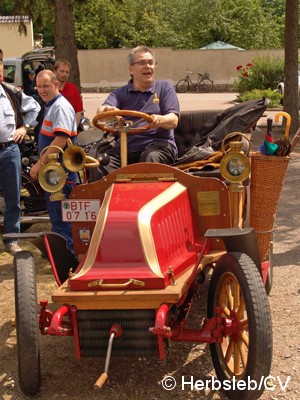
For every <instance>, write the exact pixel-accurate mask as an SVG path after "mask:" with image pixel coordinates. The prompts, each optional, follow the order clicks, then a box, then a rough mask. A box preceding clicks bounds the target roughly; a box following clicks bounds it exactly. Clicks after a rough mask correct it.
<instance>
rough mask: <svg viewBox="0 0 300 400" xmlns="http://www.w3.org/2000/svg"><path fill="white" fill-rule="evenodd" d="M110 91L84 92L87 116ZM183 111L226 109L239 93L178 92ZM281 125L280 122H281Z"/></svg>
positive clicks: (263, 121) (269, 113)
mask: <svg viewBox="0 0 300 400" xmlns="http://www.w3.org/2000/svg"><path fill="white" fill-rule="evenodd" d="M107 96H108V93H83V94H82V98H83V106H84V110H85V115H86V117H88V118H90V119H92V118H93V117H94V116H95V115H96V112H97V108H98V107H99V106H100V105H101V104H102V103H103V102H104V100H105V99H106V97H107ZM177 96H178V99H179V104H180V110H181V111H188V110H225V109H227V108H228V107H232V106H233V105H234V104H235V100H236V97H237V93H233V92H229V93H178V94H177ZM277 112H278V111H269V110H267V111H266V112H265V113H264V116H263V117H262V118H260V120H259V121H258V124H257V125H258V126H259V127H261V126H262V127H263V126H266V125H267V118H272V119H273V120H274V117H275V114H276V113H277ZM279 125H280V124H279Z"/></svg>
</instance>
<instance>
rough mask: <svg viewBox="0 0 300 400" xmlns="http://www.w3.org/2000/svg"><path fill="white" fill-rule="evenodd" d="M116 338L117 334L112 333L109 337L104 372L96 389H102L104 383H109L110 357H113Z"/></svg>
mask: <svg viewBox="0 0 300 400" xmlns="http://www.w3.org/2000/svg"><path fill="white" fill-rule="evenodd" d="M114 337H115V332H112V333H111V335H110V337H109V341H108V348H107V353H106V359H105V367H104V372H102V374H101V375H100V376H99V378H98V379H97V381H96V383H95V384H94V389H101V388H102V387H103V385H104V383H105V382H106V381H107V378H108V368H109V363H110V357H111V349H112V345H113V340H114Z"/></svg>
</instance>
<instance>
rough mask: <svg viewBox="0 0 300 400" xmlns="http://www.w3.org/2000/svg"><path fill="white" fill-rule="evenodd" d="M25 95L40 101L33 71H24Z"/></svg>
mask: <svg viewBox="0 0 300 400" xmlns="http://www.w3.org/2000/svg"><path fill="white" fill-rule="evenodd" d="M24 93H25V94H27V96H32V97H34V98H35V99H36V100H37V99H38V92H37V90H36V83H35V72H34V70H33V69H31V70H26V71H24Z"/></svg>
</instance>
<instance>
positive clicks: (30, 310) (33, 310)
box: [14, 251, 41, 395]
mask: <svg viewBox="0 0 300 400" xmlns="http://www.w3.org/2000/svg"><path fill="white" fill-rule="evenodd" d="M14 274H15V308H16V329H17V353H18V368H19V385H20V388H21V390H22V391H23V392H24V393H25V394H29V395H33V394H36V393H37V392H38V390H39V388H40V384H41V369H40V350H39V343H38V312H37V293H36V281H35V264H34V258H33V255H32V254H31V253H30V252H29V251H20V252H18V253H16V255H15V257H14Z"/></svg>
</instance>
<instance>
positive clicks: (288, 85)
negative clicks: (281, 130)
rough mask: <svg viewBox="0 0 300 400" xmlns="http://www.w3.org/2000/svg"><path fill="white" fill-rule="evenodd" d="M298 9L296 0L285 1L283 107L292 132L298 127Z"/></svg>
mask: <svg viewBox="0 0 300 400" xmlns="http://www.w3.org/2000/svg"><path fill="white" fill-rule="evenodd" d="M298 10H299V4H298V0H288V1H287V2H286V17H285V46H284V50H285V64H284V97H283V109H284V111H287V112H288V113H289V114H290V116H291V119H292V123H291V133H293V134H294V133H296V131H297V129H298V127H299V94H298V23H299V21H298V15H299V12H298Z"/></svg>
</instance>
